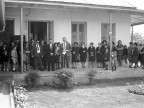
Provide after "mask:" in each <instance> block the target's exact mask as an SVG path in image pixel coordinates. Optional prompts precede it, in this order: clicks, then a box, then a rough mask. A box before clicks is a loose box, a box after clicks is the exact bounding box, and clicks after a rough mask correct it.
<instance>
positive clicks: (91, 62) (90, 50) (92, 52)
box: [88, 42, 95, 68]
mask: <svg viewBox="0 0 144 108" xmlns="http://www.w3.org/2000/svg"><path fill="white" fill-rule="evenodd" d="M88 55H89V67H92V68H93V67H94V61H95V47H94V46H93V43H92V42H91V43H90V47H89V48H88Z"/></svg>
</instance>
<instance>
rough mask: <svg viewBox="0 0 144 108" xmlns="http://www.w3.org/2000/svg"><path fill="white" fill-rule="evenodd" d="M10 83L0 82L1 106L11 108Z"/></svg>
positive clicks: (0, 107)
mask: <svg viewBox="0 0 144 108" xmlns="http://www.w3.org/2000/svg"><path fill="white" fill-rule="evenodd" d="M9 92H10V91H9V85H8V84H6V83H3V82H0V108H11V106H10V94H9Z"/></svg>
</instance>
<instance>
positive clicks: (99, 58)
mask: <svg viewBox="0 0 144 108" xmlns="http://www.w3.org/2000/svg"><path fill="white" fill-rule="evenodd" d="M101 49H102V47H101V43H99V44H98V47H97V48H96V61H97V68H101V67H102V61H103V56H102V54H101V52H102V50H101Z"/></svg>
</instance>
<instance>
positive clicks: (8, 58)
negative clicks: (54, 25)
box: [0, 37, 144, 71]
mask: <svg viewBox="0 0 144 108" xmlns="http://www.w3.org/2000/svg"><path fill="white" fill-rule="evenodd" d="M62 40H63V43H60V42H58V43H53V40H52V39H50V40H49V44H46V43H45V42H44V40H42V41H41V42H40V41H38V40H37V41H34V40H32V41H31V43H30V44H29V43H28V42H25V43H24V47H23V63H24V71H29V70H30V67H32V68H33V69H34V70H42V71H43V70H46V69H47V70H48V71H54V70H57V69H60V68H70V61H71V62H72V68H77V63H78V62H81V64H82V68H85V67H86V66H85V63H86V61H88V66H89V67H90V68H94V67H95V63H96V64H97V68H104V69H105V70H108V66H109V63H110V62H109V61H110V57H111V60H112V61H111V62H112V63H111V68H112V70H116V67H117V64H118V66H122V61H124V62H125V63H126V64H128V63H129V67H130V68H137V67H138V63H139V62H140V64H141V65H140V67H141V68H143V69H144V45H142V44H139V45H138V44H137V43H132V42H130V43H129V47H128V48H127V46H126V45H123V44H122V42H121V40H119V41H118V43H117V45H115V43H114V42H112V49H111V53H110V45H109V44H108V43H107V41H106V40H104V41H102V42H101V43H98V47H96V48H95V47H94V43H92V42H91V43H90V46H89V47H88V48H87V47H86V45H85V43H84V42H82V43H81V45H79V44H78V43H77V42H74V44H73V46H72V47H71V45H70V43H68V42H67V39H66V37H63V39H62ZM110 54H111V55H110ZM20 56H21V52H20V43H19V42H18V43H14V42H12V43H11V45H10V47H8V46H7V44H6V43H3V42H1V43H0V59H1V60H0V61H1V64H2V65H1V68H2V69H3V71H9V69H11V70H12V71H16V69H17V67H16V66H17V64H18V65H19V66H20V61H21V60H20V58H21V57H20ZM70 58H71V60H70ZM8 64H10V68H9V66H8Z"/></svg>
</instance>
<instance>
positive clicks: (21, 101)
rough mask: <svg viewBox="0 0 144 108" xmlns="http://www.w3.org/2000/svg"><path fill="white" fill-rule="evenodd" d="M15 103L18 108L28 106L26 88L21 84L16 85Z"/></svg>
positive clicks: (14, 88)
mask: <svg viewBox="0 0 144 108" xmlns="http://www.w3.org/2000/svg"><path fill="white" fill-rule="evenodd" d="M13 90H14V103H15V107H16V108H28V104H27V99H28V97H27V94H26V89H25V88H24V87H22V86H21V85H14V86H13Z"/></svg>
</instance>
